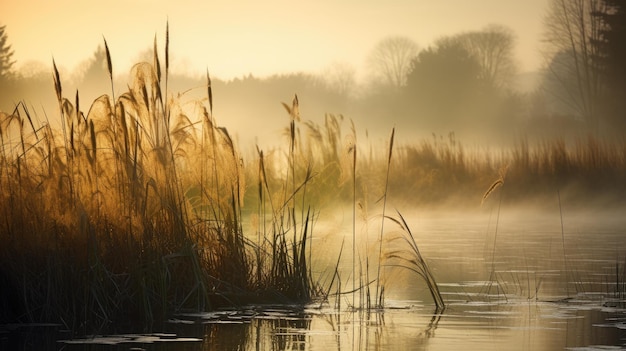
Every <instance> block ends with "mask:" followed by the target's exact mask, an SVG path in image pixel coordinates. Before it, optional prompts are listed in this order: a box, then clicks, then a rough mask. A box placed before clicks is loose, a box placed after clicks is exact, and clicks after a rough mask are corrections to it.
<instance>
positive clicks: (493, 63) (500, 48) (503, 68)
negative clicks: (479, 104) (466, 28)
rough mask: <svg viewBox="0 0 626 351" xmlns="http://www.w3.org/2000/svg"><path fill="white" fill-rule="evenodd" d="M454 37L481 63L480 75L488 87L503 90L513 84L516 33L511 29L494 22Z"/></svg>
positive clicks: (515, 69)
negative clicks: (478, 29)
mask: <svg viewBox="0 0 626 351" xmlns="http://www.w3.org/2000/svg"><path fill="white" fill-rule="evenodd" d="M455 40H457V41H458V42H459V44H461V46H463V47H464V48H465V50H467V52H468V53H469V54H470V55H471V56H472V57H473V58H474V59H475V60H476V62H477V63H478V64H479V65H480V73H479V77H478V78H479V80H480V81H482V82H483V83H484V84H485V86H486V87H490V88H494V89H501V88H507V87H509V86H510V84H511V82H512V80H513V77H514V76H515V73H516V71H517V68H516V64H515V59H514V56H515V55H514V49H515V35H514V33H513V31H512V30H511V29H509V28H508V27H505V26H502V25H497V24H492V25H489V26H487V27H485V28H484V29H483V30H480V31H472V32H466V33H462V34H459V35H457V36H456V37H455Z"/></svg>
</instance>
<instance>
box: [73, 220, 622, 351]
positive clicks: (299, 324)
mask: <svg viewBox="0 0 626 351" xmlns="http://www.w3.org/2000/svg"><path fill="white" fill-rule="evenodd" d="M623 213H626V212H624V211H621V210H620V211H618V210H615V211H607V210H606V209H603V210H591V209H584V210H576V211H573V210H572V211H563V212H562V214H561V212H560V211H559V210H558V209H557V210H556V211H532V210H530V211H517V210H516V211H505V210H502V211H500V212H499V213H498V212H497V210H478V211H476V213H472V214H468V213H459V212H429V213H424V212H420V211H414V212H410V213H403V215H404V216H405V218H406V219H407V222H408V224H409V226H410V227H411V230H412V232H413V234H414V236H415V240H416V242H417V244H418V245H419V249H420V252H421V254H422V255H423V257H424V258H425V259H426V261H427V263H428V264H429V266H430V268H431V270H432V272H433V274H434V276H435V278H436V280H437V282H438V285H439V288H440V290H441V293H442V295H443V298H444V300H445V302H446V308H445V310H443V311H437V310H436V309H435V306H434V303H433V301H432V298H431V297H430V293H429V291H428V290H427V288H426V285H425V284H424V282H423V280H421V278H420V277H419V276H417V275H416V274H414V273H412V272H410V271H408V270H405V269H402V268H398V267H392V266H391V265H388V264H386V261H385V260H384V259H379V254H380V250H379V246H378V245H379V243H380V242H381V241H380V240H379V235H380V225H381V222H380V216H379V218H378V219H376V218H373V219H367V220H359V221H358V224H357V225H356V228H358V229H355V230H354V231H353V230H352V228H353V225H352V223H353V222H352V218H351V215H350V214H348V215H343V214H338V215H337V216H336V217H334V218H331V219H324V220H320V221H319V222H318V223H317V224H316V228H315V229H314V238H313V239H312V240H313V241H312V257H313V260H312V267H314V268H313V269H314V271H315V274H317V277H318V278H319V280H320V281H322V282H329V280H330V277H331V276H332V273H333V272H334V267H335V266H336V265H337V258H338V257H339V252H340V247H341V243H343V247H344V249H343V251H342V254H341V258H340V260H339V270H338V271H339V277H340V278H341V279H340V280H341V281H342V284H343V288H341V290H342V291H347V290H351V286H352V279H351V277H352V276H360V277H361V281H371V278H372V277H375V276H376V275H377V268H378V267H377V266H376V264H375V263H376V262H379V261H380V262H382V263H383V265H382V266H381V277H382V278H381V281H383V282H384V287H385V304H384V308H382V309H374V308H372V309H369V310H367V309H359V308H354V306H359V303H358V302H353V301H354V300H353V299H356V298H355V294H351V293H347V294H342V295H340V296H338V297H336V298H333V297H331V298H330V302H329V303H323V304H322V303H320V304H312V305H309V306H305V307H298V306H249V307H247V308H244V309H242V310H238V311H219V312H211V313H199V314H187V315H178V316H175V317H174V318H172V319H171V320H170V323H169V326H170V330H169V331H168V332H170V333H172V334H159V335H148V336H142V337H145V338H149V337H152V341H151V342H144V343H142V342H141V341H140V340H139V337H136V336H126V338H127V339H125V340H124V339H122V340H121V341H120V342H118V343H113V344H115V345H117V346H116V347H117V349H125V350H127V349H130V348H132V347H141V348H144V349H167V350H187V349H190V350H323V351H329V350H394V351H396V350H457V349H459V348H462V349H463V350H464V351H466V350H620V349H626V302H625V298H626V283H625V280H626V269H625V268H626V216H624V215H622V214H623ZM394 225H395V224H394V223H392V222H390V221H385V223H384V226H385V229H386V230H385V236H384V238H383V240H382V243H383V252H385V251H386V250H389V249H390V248H393V245H398V242H397V241H393V240H390V239H389V238H390V237H393V234H388V233H392V232H393V230H394ZM353 236H354V238H356V243H355V245H354V246H353V245H352V238H353ZM352 252H354V253H355V256H354V257H355V259H353V258H352V257H353V256H352ZM356 257H358V259H357V258H356ZM354 266H356V267H355V268H353V267H354ZM363 277H365V278H363ZM356 285H357V286H358V284H356ZM371 287H372V290H374V287H373V286H371ZM333 289H334V288H333ZM357 296H358V294H357ZM117 337H118V338H119V337H120V336H117ZM133 337H135V338H136V339H133ZM122 338H123V337H122ZM105 339H106V338H105ZM64 346H67V349H72V346H77V345H69V344H68V345H64ZM82 346H85V344H83V345H82Z"/></svg>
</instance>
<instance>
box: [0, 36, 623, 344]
mask: <svg viewBox="0 0 626 351" xmlns="http://www.w3.org/2000/svg"><path fill="white" fill-rule="evenodd" d="M153 48H154V54H153V60H152V62H150V63H148V62H141V63H138V64H136V65H135V66H134V67H133V68H132V70H131V74H130V77H131V79H130V82H129V84H128V89H127V91H125V92H123V93H121V94H119V95H118V96H115V95H114V94H115V93H114V92H115V91H116V89H115V87H114V86H113V60H112V55H111V53H110V52H109V46H108V43H107V42H106V41H105V50H106V57H107V70H108V73H109V78H110V80H111V94H110V95H108V94H104V95H102V96H100V97H99V98H97V99H95V101H93V102H92V103H91V105H90V106H89V108H88V109H87V110H86V112H85V109H84V106H85V105H84V103H83V102H81V100H80V94H79V93H78V92H75V93H73V94H70V96H72V98H71V100H70V99H69V98H67V97H66V96H68V95H67V92H65V91H64V90H63V87H62V86H61V79H60V74H59V72H58V70H57V68H56V63H55V62H54V61H53V82H54V89H55V93H56V98H57V101H58V112H57V114H58V117H59V118H60V120H61V122H62V123H61V127H60V129H53V128H52V127H51V125H50V124H49V123H47V122H39V118H37V117H38V116H33V115H32V114H31V113H30V111H29V109H28V108H27V107H26V104H24V103H19V104H17V106H16V108H15V109H14V111H12V112H11V113H2V114H0V144H1V148H0V187H1V189H2V192H1V193H0V197H1V199H0V241H1V242H2V245H0V283H1V284H0V301H2V305H1V306H0V307H2V308H1V309H0V321H24V322H26V321H55V322H61V323H64V324H65V325H66V326H67V327H68V328H69V329H71V330H73V331H75V332H77V333H88V332H94V331H103V330H107V329H116V328H117V329H119V330H123V331H128V330H129V329H132V328H133V327H134V326H135V325H137V324H136V323H138V324H139V325H141V326H142V328H151V327H152V325H153V324H154V323H160V322H161V321H164V320H165V319H166V318H167V316H169V315H170V314H171V313H174V312H177V311H181V310H189V309H192V310H210V309H215V308H218V307H222V306H231V307H232V306H239V305H243V304H247V303H251V302H284V301H286V300H288V301H292V302H308V301H311V300H312V299H314V298H315V297H317V296H321V297H322V298H327V297H328V296H329V295H330V294H331V290H332V289H333V286H334V289H335V291H337V294H338V295H345V294H347V293H346V290H349V292H350V293H351V294H352V295H353V298H352V304H353V305H355V306H354V307H358V306H356V302H355V301H356V300H357V299H356V297H355V294H356V293H359V294H360V295H359V299H360V301H361V302H360V303H361V304H364V305H362V306H366V307H367V308H370V307H371V306H372V304H371V303H370V299H371V296H370V290H369V286H370V284H371V283H372V282H375V283H376V285H375V286H376V289H375V293H374V299H375V302H374V304H375V305H377V306H381V307H382V306H383V302H382V300H383V296H384V293H385V292H384V284H383V282H384V278H383V275H384V274H383V273H384V272H383V271H381V268H380V267H381V263H382V262H383V261H384V260H385V259H391V258H393V259H395V260H396V261H398V260H399V263H398V265H401V266H404V267H405V268H409V269H412V270H414V271H416V272H417V273H418V274H420V275H421V276H422V277H423V278H424V279H425V282H426V284H427V286H428V288H429V290H430V291H431V293H432V296H433V299H434V301H435V304H436V305H437V306H439V307H443V306H444V305H445V304H444V301H443V299H442V298H441V295H440V293H439V292H438V288H437V284H436V282H435V280H434V277H433V276H432V274H431V273H430V271H429V269H428V266H427V264H426V260H424V258H423V257H422V256H421V253H420V251H419V249H418V247H417V244H416V243H415V239H414V237H413V235H412V233H411V231H410V230H409V227H408V225H407V223H406V221H404V218H402V216H400V217H399V218H395V219H392V218H391V217H389V216H387V215H386V206H387V202H388V201H389V199H393V202H394V205H395V206H396V207H398V206H428V207H435V206H439V205H450V204H451V203H454V204H455V206H468V205H469V204H471V206H477V205H478V203H479V202H480V201H477V199H480V198H481V196H483V194H484V189H485V188H488V185H489V184H490V181H491V179H490V178H491V176H492V175H493V174H494V173H495V172H497V170H498V169H499V168H500V167H501V165H504V164H509V165H510V167H509V171H508V173H507V197H506V200H503V201H514V200H516V199H525V198H529V197H535V196H542V195H543V194H549V195H550V196H553V194H554V192H555V190H558V189H560V194H563V195H564V198H563V201H564V202H565V201H568V202H569V203H571V202H572V201H573V200H575V199H577V197H576V196H579V197H580V198H581V199H582V198H589V196H592V195H593V196H597V195H599V194H608V195H612V196H613V199H614V200H619V199H623V195H624V194H625V193H626V188H625V185H624V182H623V179H624V178H623V177H624V174H626V143H624V141H623V140H621V141H620V140H613V141H605V140H599V139H596V138H593V137H587V138H581V139H578V140H575V141H574V142H570V143H566V142H565V141H564V140H561V139H555V140H545V141H544V142H541V143H537V144H533V145H529V143H528V141H527V140H526V139H521V141H520V142H518V143H517V144H516V145H515V146H513V147H512V148H510V149H498V150H496V151H487V150H485V149H480V150H478V149H475V150H472V149H468V148H466V147H465V146H463V145H462V144H461V143H460V142H459V141H458V140H457V139H456V137H455V135H454V134H453V133H451V134H450V135H448V137H447V138H444V137H440V136H433V138H432V139H428V140H422V141H420V142H411V143H408V144H403V143H402V142H401V141H399V139H398V138H396V137H395V129H394V130H393V131H392V135H391V138H390V142H389V147H388V148H385V147H378V146H376V145H370V146H369V147H370V150H371V151H370V153H369V154H368V153H364V152H358V153H357V151H358V149H359V148H362V147H363V146H362V145H357V143H356V128H355V127H354V124H353V123H352V124H351V128H350V130H349V131H347V132H345V131H344V130H343V123H344V122H345V121H344V117H343V116H341V115H333V114H328V115H326V116H325V118H324V120H323V123H321V124H318V123H316V122H313V121H308V120H303V119H302V116H300V106H299V104H300V102H299V100H298V97H297V96H294V98H293V100H292V101H291V103H290V104H288V103H284V104H283V106H284V108H285V110H286V112H287V114H288V116H289V120H288V122H289V123H288V125H287V127H286V128H285V133H284V135H285V137H286V145H287V146H286V148H285V149H279V150H269V151H268V150H260V149H258V148H257V150H256V153H255V154H254V155H251V156H250V157H249V158H247V159H245V157H244V156H243V155H242V153H241V152H240V150H239V148H238V145H237V144H236V142H235V141H234V140H233V137H232V135H231V133H230V132H229V130H228V129H227V128H225V127H223V126H220V125H219V124H218V121H217V119H216V116H215V114H214V109H213V102H214V101H213V87H212V84H211V78H210V76H209V74H208V72H207V82H206V96H205V97H204V98H203V99H191V100H186V95H185V94H178V95H174V94H172V93H171V92H169V91H168V73H169V72H168V71H169V26H168V27H167V28H166V38H165V63H164V65H162V63H161V60H160V56H159V52H158V47H157V41H156V40H155V42H154V46H153ZM162 66H164V67H162ZM346 140H352V141H351V142H349V143H347V144H348V145H347V146H346V142H345V141H346ZM392 150H393V157H392ZM357 155H358V156H359V157H358V158H357ZM364 155H365V156H364ZM357 162H358V165H357ZM391 169H393V172H390V170H391ZM498 185H499V184H495V183H494V185H493V186H492V187H491V189H492V190H493V189H495V187H496V186H498ZM566 189H567V190H569V191H568V192H567V196H568V197H565V194H566V193H565V191H564V190H566ZM380 200H382V202H381V201H380ZM376 204H378V205H380V204H382V209H381V212H382V222H381V227H380V229H381V230H380V234H379V235H377V245H372V246H371V248H372V249H371V250H370V245H369V243H367V242H366V243H365V251H361V250H362V248H361V247H360V246H357V241H358V240H361V239H360V238H358V237H357V233H356V218H357V211H361V209H363V211H364V212H367V211H366V210H367V208H368V206H370V205H371V206H372V207H374V205H376ZM334 206H342V207H343V206H350V207H351V208H352V219H353V223H352V230H353V232H352V233H351V234H352V238H348V240H346V238H344V240H343V243H345V242H346V241H349V240H351V244H352V259H353V262H352V272H351V273H350V274H351V280H352V282H354V283H353V286H352V288H351V289H346V284H345V281H346V279H345V277H342V276H341V273H340V272H339V268H338V267H339V260H340V259H341V254H340V257H339V258H337V264H336V265H334V270H333V267H330V272H328V273H327V274H328V276H329V277H330V279H329V280H330V283H329V285H325V286H323V287H322V286H320V285H321V284H320V283H319V281H317V280H315V279H314V278H313V276H312V273H311V272H312V270H311V266H312V258H311V257H312V256H313V252H314V249H313V248H312V246H313V245H312V243H313V242H314V241H313V240H312V236H313V228H314V226H315V223H316V221H317V219H318V216H319V213H318V212H317V210H316V209H318V208H324V209H325V210H328V211H332V210H333V209H334V208H335V207H334ZM385 220H392V221H394V222H395V223H396V224H398V225H400V227H401V229H402V230H403V233H404V236H402V238H403V240H401V242H403V243H404V244H405V245H406V246H405V247H402V248H398V247H394V248H393V251H391V249H386V250H383V243H386V242H387V241H385V240H384V237H385V236H386V230H385V228H384V223H385ZM247 231H249V232H247ZM370 251H371V252H370ZM341 252H343V244H342V249H341ZM370 259H371V260H375V261H378V262H374V263H377V264H376V265H374V266H375V267H376V272H375V273H372V276H374V275H375V277H376V278H371V277H370V272H369V271H370V266H371V263H372V262H370ZM357 260H358V262H357ZM337 304H338V305H337V306H339V304H340V299H337Z"/></svg>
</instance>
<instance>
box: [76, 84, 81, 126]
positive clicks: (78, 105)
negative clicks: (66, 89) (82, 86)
mask: <svg viewBox="0 0 626 351" xmlns="http://www.w3.org/2000/svg"><path fill="white" fill-rule="evenodd" d="M76 123H78V126H80V101H79V99H78V89H76Z"/></svg>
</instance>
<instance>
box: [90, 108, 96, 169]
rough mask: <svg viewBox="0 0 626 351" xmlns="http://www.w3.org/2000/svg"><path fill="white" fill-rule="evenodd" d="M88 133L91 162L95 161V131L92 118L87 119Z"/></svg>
mask: <svg viewBox="0 0 626 351" xmlns="http://www.w3.org/2000/svg"><path fill="white" fill-rule="evenodd" d="M89 134H90V136H91V148H92V155H93V156H92V159H93V163H94V164H95V163H96V131H95V128H94V126H93V119H91V120H90V121H89Z"/></svg>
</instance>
